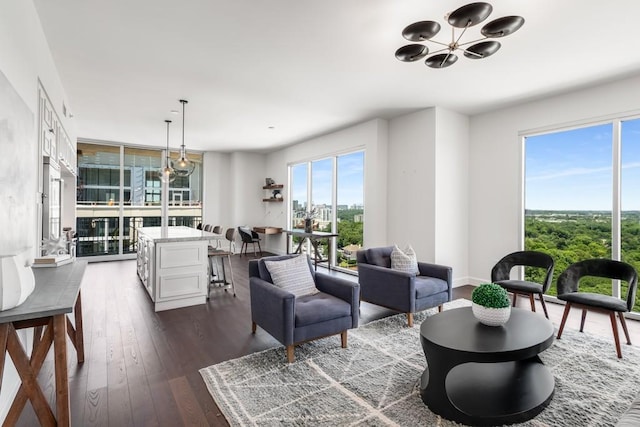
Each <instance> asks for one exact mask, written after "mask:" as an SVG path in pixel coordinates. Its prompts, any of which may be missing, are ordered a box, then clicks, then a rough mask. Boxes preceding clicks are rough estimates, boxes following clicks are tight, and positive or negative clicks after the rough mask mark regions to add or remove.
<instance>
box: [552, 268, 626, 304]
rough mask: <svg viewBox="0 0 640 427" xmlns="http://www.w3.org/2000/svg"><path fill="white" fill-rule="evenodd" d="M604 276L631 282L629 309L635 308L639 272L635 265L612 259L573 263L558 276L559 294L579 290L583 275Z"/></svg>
mask: <svg viewBox="0 0 640 427" xmlns="http://www.w3.org/2000/svg"><path fill="white" fill-rule="evenodd" d="M587 276H591V277H604V278H607V279H616V280H623V281H625V282H627V283H628V284H629V286H628V289H627V298H626V302H627V310H628V311H631V310H632V309H633V304H634V302H635V300H636V291H637V288H638V273H637V272H636V269H635V268H633V266H631V265H629V264H627V263H626V262H622V261H615V260H612V259H603V258H596V259H586V260H583V261H578V262H576V263H573V264H571V265H570V266H569V267H567V269H566V270H565V271H563V272H562V274H560V276H559V277H558V282H557V283H558V284H557V286H558V296H560V295H564V294H568V293H572V292H578V289H579V283H580V279H582V278H583V277H587Z"/></svg>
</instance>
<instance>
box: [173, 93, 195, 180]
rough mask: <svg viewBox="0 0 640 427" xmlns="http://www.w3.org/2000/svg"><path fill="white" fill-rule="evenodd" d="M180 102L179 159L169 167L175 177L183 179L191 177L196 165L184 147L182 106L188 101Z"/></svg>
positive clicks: (182, 100)
mask: <svg viewBox="0 0 640 427" xmlns="http://www.w3.org/2000/svg"><path fill="white" fill-rule="evenodd" d="M180 102H181V103H182V145H181V146H180V158H179V159H178V160H175V161H172V162H171V167H172V168H173V170H174V171H175V173H176V175H177V176H183V177H184V176H189V175H191V174H192V173H193V171H194V170H195V168H196V165H195V163H193V162H192V161H191V160H189V158H188V157H187V151H186V149H185V146H184V106H185V104H186V103H187V102H189V101H186V100H184V99H181V100H180Z"/></svg>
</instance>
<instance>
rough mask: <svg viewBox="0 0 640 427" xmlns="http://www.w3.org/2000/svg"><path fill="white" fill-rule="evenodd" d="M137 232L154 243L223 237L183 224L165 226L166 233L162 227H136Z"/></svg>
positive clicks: (218, 238)
mask: <svg viewBox="0 0 640 427" xmlns="http://www.w3.org/2000/svg"><path fill="white" fill-rule="evenodd" d="M138 233H140V234H141V235H143V236H144V237H146V238H148V239H151V240H153V241H154V242H155V243H167V242H188V241H193V240H221V239H223V238H224V236H223V235H222V234H216V233H210V232H208V231H203V230H198V229H195V228H191V227H184V226H178V227H167V230H166V234H164V233H163V232H162V227H140V228H138Z"/></svg>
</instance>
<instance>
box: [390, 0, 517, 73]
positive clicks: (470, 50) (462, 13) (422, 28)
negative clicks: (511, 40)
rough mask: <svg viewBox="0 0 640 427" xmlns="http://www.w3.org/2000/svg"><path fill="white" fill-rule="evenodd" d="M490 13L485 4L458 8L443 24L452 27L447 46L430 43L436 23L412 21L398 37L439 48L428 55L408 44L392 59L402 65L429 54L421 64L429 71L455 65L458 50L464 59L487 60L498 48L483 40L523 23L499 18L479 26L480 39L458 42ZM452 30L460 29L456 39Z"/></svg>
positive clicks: (418, 46)
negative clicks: (469, 29)
mask: <svg viewBox="0 0 640 427" xmlns="http://www.w3.org/2000/svg"><path fill="white" fill-rule="evenodd" d="M492 11H493V6H491V5H490V4H489V3H484V2H478V3H470V4H467V5H465V6H462V7H460V8H458V9H456V10H454V11H453V12H451V13H450V14H448V15H447V16H445V19H446V20H447V23H448V24H449V25H451V27H452V28H451V41H450V42H449V43H444V42H441V41H437V40H433V37H435V36H436V35H437V34H438V32H439V31H440V29H441V27H440V24H438V23H437V22H435V21H419V22H414V23H413V24H411V25H408V26H407V27H406V28H405V29H404V30H403V31H402V36H403V37H404V38H405V39H407V40H409V41H412V42H430V43H433V44H436V45H439V46H442V48H440V49H438V50H435V51H433V52H429V48H428V47H427V46H425V45H423V44H419V43H413V44H408V45H405V46H402V47H401V48H399V49H398V50H396V58H397V59H398V60H400V61H403V62H415V61H418V60H420V59H422V58H424V57H425V56H427V55H429V54H431V56H429V57H427V58H426V60H425V64H426V65H427V66H428V67H431V68H446V67H449V66H450V65H453V64H455V63H456V61H457V60H458V55H456V54H455V52H456V51H457V50H460V51H462V53H463V55H464V56H465V57H467V58H471V59H483V58H487V57H489V56H491V55H493V54H494V53H496V52H497V51H498V49H500V47H501V44H500V43H499V42H497V41H494V40H491V41H487V39H495V38H500V37H505V36H508V35H509V34H512V33H514V32H516V31H517V30H519V29H520V27H522V25H523V24H524V18H523V17H521V16H503V17H501V18H497V19H494V20H493V21H491V22H489V23H487V24H485V25H484V26H483V27H482V29H481V30H480V33H481V34H482V35H483V36H484V37H482V38H480V39H475V40H471V41H468V42H462V36H463V35H464V34H465V32H466V31H467V29H468V28H469V27H472V26H474V25H477V24H479V23H481V22H483V21H484V20H485V19H487V18H488V17H489V15H490V14H491V12H492ZM456 28H460V29H462V31H461V32H460V34H458V35H457V36H456V34H455V29H456Z"/></svg>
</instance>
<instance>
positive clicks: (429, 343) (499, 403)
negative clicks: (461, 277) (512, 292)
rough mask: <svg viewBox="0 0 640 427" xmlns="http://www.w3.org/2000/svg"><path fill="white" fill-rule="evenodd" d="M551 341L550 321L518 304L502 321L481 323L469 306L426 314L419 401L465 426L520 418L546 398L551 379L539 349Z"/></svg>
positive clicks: (533, 412)
mask: <svg viewBox="0 0 640 427" xmlns="http://www.w3.org/2000/svg"><path fill="white" fill-rule="evenodd" d="M553 341H554V330H553V324H552V323H551V322H550V321H549V320H548V319H546V318H545V317H544V316H541V315H540V314H536V313H534V312H531V311H528V310H522V309H518V308H512V309H511V317H510V318H509V321H508V322H507V323H506V324H505V325H504V326H486V325H483V324H481V323H480V322H478V320H476V318H475V317H474V316H473V313H472V311H471V307H465V308H458V309H454V310H447V311H444V312H442V313H438V314H436V315H434V316H431V317H428V318H427V319H426V320H425V321H424V322H423V323H422V325H421V326H420V342H421V343H422V349H423V350H424V353H425V356H426V358H427V366H428V367H427V369H426V370H425V371H424V373H423V374H422V378H421V383H420V394H421V396H422V400H423V401H424V402H425V403H426V404H427V406H429V409H431V410H432V411H433V412H435V413H436V414H439V415H441V416H443V417H444V418H447V419H449V420H453V421H456V422H459V423H462V424H468V425H502V424H513V423H517V422H523V421H526V420H528V419H531V418H533V417H534V416H536V415H537V414H539V413H540V412H541V411H542V410H543V409H544V408H545V407H546V406H547V405H548V404H549V402H550V401H551V398H552V397H553V392H554V389H555V381H554V378H553V375H552V374H551V372H550V371H549V370H548V369H547V367H546V366H544V364H543V363H542V361H541V360H540V358H539V357H538V354H539V353H541V352H543V351H544V350H546V349H547V348H549V347H550V346H551V345H552V344H553Z"/></svg>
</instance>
